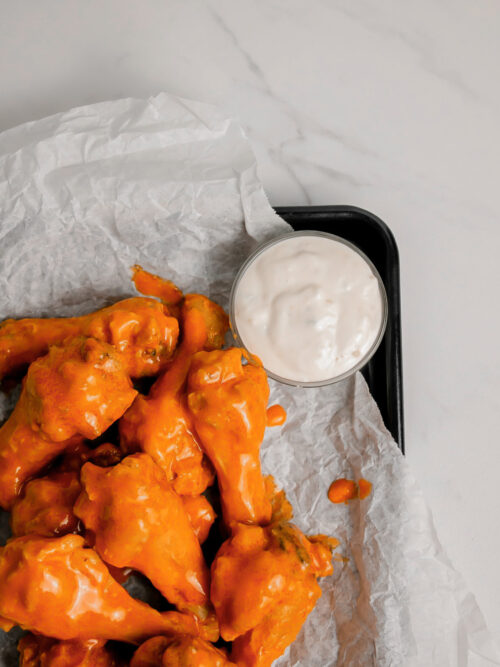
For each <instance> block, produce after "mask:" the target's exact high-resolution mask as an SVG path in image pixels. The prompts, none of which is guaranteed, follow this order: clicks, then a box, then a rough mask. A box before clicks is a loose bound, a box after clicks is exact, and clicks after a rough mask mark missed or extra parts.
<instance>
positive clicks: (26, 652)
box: [17, 634, 125, 667]
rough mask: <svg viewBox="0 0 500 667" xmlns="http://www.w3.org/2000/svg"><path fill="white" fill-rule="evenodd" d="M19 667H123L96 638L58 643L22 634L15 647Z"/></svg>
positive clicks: (107, 647)
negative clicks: (17, 652)
mask: <svg viewBox="0 0 500 667" xmlns="http://www.w3.org/2000/svg"><path fill="white" fill-rule="evenodd" d="M17 650H18V651H19V666H20V667H125V662H124V661H122V660H120V659H119V658H118V657H117V656H115V655H114V654H113V652H112V650H111V649H110V648H109V646H106V642H105V641H104V640H100V639H87V640H75V639H70V640H66V641H58V640H57V639H51V638H49V637H42V636H40V635H32V634H29V635H25V636H24V637H22V638H21V639H20V640H19V644H18V645H17Z"/></svg>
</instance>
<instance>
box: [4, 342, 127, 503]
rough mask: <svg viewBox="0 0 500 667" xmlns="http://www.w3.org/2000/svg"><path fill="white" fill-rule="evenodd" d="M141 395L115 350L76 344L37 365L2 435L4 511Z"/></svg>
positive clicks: (96, 344) (99, 344)
mask: <svg viewBox="0 0 500 667" xmlns="http://www.w3.org/2000/svg"><path fill="white" fill-rule="evenodd" d="M136 394H137V392H136V391H135V390H134V389H133V388H132V385H131V382H130V378H129V376H128V374H127V372H126V370H125V368H124V363H123V359H122V357H121V355H120V353H118V352H117V351H116V350H115V348H114V347H112V346H111V345H108V344H107V343H103V342H100V341H97V340H95V339H93V338H75V339H73V340H72V341H70V342H68V343H67V344H66V345H64V346H61V347H56V346H54V347H52V348H51V349H50V351H49V353H48V354H47V355H46V356H45V357H41V358H40V359H37V360H36V361H35V362H33V363H32V364H31V366H30V368H29V370H28V374H27V376H26V378H25V381H24V386H23V389H22V392H21V396H20V398H19V401H18V403H17V405H16V407H15V409H14V411H13V413H12V414H11V416H10V417H9V419H8V420H7V421H6V422H5V424H4V425H3V426H2V427H1V429H0V505H1V506H2V507H4V508H5V509H8V508H10V507H11V505H12V503H13V501H14V500H15V498H16V497H17V496H18V495H19V493H20V491H21V487H22V485H23V483H24V482H25V481H26V480H27V479H29V478H30V477H33V476H34V475H36V474H37V473H39V472H40V470H41V469H42V468H43V467H44V466H46V465H47V464H48V463H49V462H50V461H52V459H54V458H55V457H56V456H58V455H59V454H60V453H61V452H63V451H64V450H65V449H66V448H67V447H69V446H70V445H75V443H78V442H81V440H82V439H83V438H90V439H93V438H96V437H97V436H99V435H100V434H101V433H102V432H103V431H105V430H106V429H107V428H108V427H109V426H110V425H111V424H112V423H113V422H114V421H115V420H117V419H118V418H119V417H121V415H122V414H123V413H124V412H125V410H126V409H127V408H128V406H129V405H130V404H131V403H132V401H133V399H134V398H135V396H136Z"/></svg>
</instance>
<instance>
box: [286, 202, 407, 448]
mask: <svg viewBox="0 0 500 667" xmlns="http://www.w3.org/2000/svg"><path fill="white" fill-rule="evenodd" d="M273 208H274V210H275V211H276V213H277V214H278V215H279V216H281V217H283V218H284V219H285V220H286V221H287V222H288V218H289V217H293V215H294V214H297V216H298V217H300V218H303V219H304V218H307V217H308V216H312V218H314V216H317V215H318V214H325V216H326V215H328V214H330V215H331V214H333V215H335V214H339V213H348V214H349V213H350V214H355V215H357V216H359V217H361V218H365V219H366V220H367V221H369V223H370V224H371V225H372V226H374V227H375V228H376V229H377V231H378V233H379V234H380V235H381V236H382V238H383V241H384V243H385V245H386V247H387V250H388V253H389V257H390V258H391V275H390V280H389V282H390V289H387V288H388V285H386V291H387V292H388V299H389V301H390V305H391V310H392V317H391V321H392V329H393V330H392V334H393V345H392V348H393V355H392V357H393V358H391V363H392V365H393V367H394V375H395V378H396V382H395V387H394V388H393V391H392V394H393V396H394V401H395V408H396V410H395V412H396V424H395V430H396V432H397V437H395V435H394V433H393V434H392V435H393V437H394V438H395V441H396V444H397V445H398V447H399V449H400V450H401V453H402V454H404V453H405V435H404V400H403V398H404V391H403V357H402V330H401V281H400V261H399V249H398V245H397V243H396V239H395V237H394V234H393V232H392V230H391V229H390V227H389V226H388V225H387V223H385V222H384V221H383V220H382V219H381V218H379V217H378V216H377V215H376V214H374V213H372V212H371V211H368V210H366V209H364V208H361V207H359V206H353V205H349V204H345V205H344V204H331V205H318V206H314V205H311V206H275V207H273ZM310 222H311V223H313V222H314V220H313V219H311V220H310ZM311 229H312V227H311ZM335 233H338V232H335ZM339 236H342V234H339ZM351 242H352V243H354V245H357V244H356V242H353V241H351ZM372 261H373V260H372ZM377 268H378V269H379V267H377ZM379 270H380V269H379ZM386 427H387V428H389V426H388V425H386Z"/></svg>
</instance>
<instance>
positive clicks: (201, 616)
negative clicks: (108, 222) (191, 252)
mask: <svg viewBox="0 0 500 667" xmlns="http://www.w3.org/2000/svg"><path fill="white" fill-rule="evenodd" d="M134 282H135V285H136V287H137V289H138V291H139V292H140V293H141V294H146V295H148V296H137V297H134V298H129V299H125V300H122V301H119V302H118V303H115V304H114V305H112V306H110V307H107V308H104V309H102V310H99V311H97V312H94V313H91V314H89V315H85V316H82V317H74V318H51V319H50V318H49V319H24V320H6V321H5V322H3V323H2V324H0V378H6V377H12V376H15V375H16V374H17V375H18V376H20V375H23V379H22V391H21V394H20V398H19V400H18V403H17V405H16V407H15V409H14V411H13V412H12V414H11V415H10V417H9V418H8V419H7V421H6V422H5V423H4V424H3V426H2V427H1V429H0V506H1V507H3V508H4V509H5V510H8V511H10V513H11V514H10V517H11V529H12V537H11V539H9V541H8V542H7V544H6V545H5V546H4V547H1V548H0V627H1V628H3V629H4V630H6V631H8V630H10V629H11V628H12V627H14V626H21V627H22V628H23V629H25V630H29V634H26V635H25V636H24V637H23V638H22V639H21V640H20V642H19V647H18V648H19V654H20V664H21V665H23V666H24V667H64V666H66V667H67V666H71V667H77V666H87V667H89V666H95V667H110V666H124V665H130V666H131V667H146V666H154V665H163V666H164V667H167V666H178V667H180V666H181V665H182V666H184V667H222V666H224V665H239V666H241V667H266V666H268V665H271V663H272V662H273V661H274V660H275V659H277V658H278V657H279V656H280V655H281V654H282V653H283V652H284V650H285V649H286V647H287V646H288V645H289V644H290V643H291V642H292V641H293V640H294V639H295V637H296V636H297V634H298V632H299V630H300V628H301V626H302V624H303V623H304V621H305V619H306V617H307V615H308V614H309V613H310V611H311V610H312V609H313V607H314V605H315V603H316V600H317V599H318V597H319V596H320V594H321V590H320V587H319V585H318V583H317V578H318V577H322V576H326V575H329V574H331V572H332V565H331V559H332V555H331V552H332V549H333V548H334V547H335V546H336V544H337V542H336V540H334V539H333V538H328V537H325V536H323V535H317V536H313V537H305V536H304V535H303V534H302V533H301V531H300V530H298V528H297V527H295V526H294V525H293V524H292V523H290V520H291V517H292V509H291V506H290V505H289V503H288V501H287V500H286V498H285V496H284V493H283V492H282V491H278V490H277V489H276V487H275V485H274V482H273V480H272V478H270V477H264V476H263V474H262V472H261V466H260V458H259V449H260V445H261V443H262V440H263V438H264V432H265V429H266V426H270V425H279V424H281V423H283V421H284V419H285V416H286V413H285V412H284V410H283V409H282V408H280V406H272V407H270V408H268V407H267V404H268V399H269V386H268V382H267V377H266V373H265V371H264V370H263V368H262V366H261V365H260V363H259V360H258V359H256V358H254V357H252V356H250V355H248V354H247V353H246V352H245V351H244V350H242V349H239V348H236V347H230V348H226V349H223V346H224V338H225V334H226V332H227V330H228V318H227V316H226V314H225V313H224V311H223V310H222V308H220V306H218V305H217V304H215V303H214V302H213V301H211V300H210V299H208V298H207V297H205V296H203V295H200V294H186V295H183V294H182V292H181V291H180V290H179V289H178V288H177V287H176V286H175V285H174V284H173V283H171V282H170V281H168V280H164V279H161V278H159V277H157V276H154V275H152V274H150V273H148V272H146V271H144V270H143V269H141V268H140V267H134ZM145 378H150V380H149V382H148V381H147V380H145ZM146 385H149V386H148V390H147V393H141V392H140V391H139V390H138V389H137V387H139V388H141V389H142V391H144V387H145V386H146ZM214 485H216V486H214ZM217 486H218V495H216V494H214V492H213V490H212V492H211V494H212V495H211V496H210V489H209V487H214V488H217ZM207 489H209V494H208V495H209V496H210V497H212V498H213V497H219V498H220V507H221V510H218V511H219V512H220V513H221V517H220V518H219V519H218V520H217V521H216V522H215V524H214V521H215V520H216V513H215V511H214V509H213V507H212V504H211V503H210V502H209V500H208V499H207V493H206V492H207ZM209 533H210V534H211V539H212V541H213V539H215V540H216V541H217V540H218V544H219V545H220V546H219V548H218V551H217V553H216V555H215V558H214V559H213V562H211V563H207V561H206V558H205V556H204V553H203V550H202V547H201V545H202V544H203V543H204V542H205V540H206V539H207V537H208V535H209ZM131 571H136V572H140V573H141V574H142V575H144V576H145V577H146V578H147V579H148V580H149V581H150V582H151V583H152V584H153V586H154V587H155V588H156V589H157V590H158V591H159V592H160V593H161V595H162V596H163V598H164V599H165V600H166V601H168V603H170V609H169V610H168V611H162V612H160V611H157V610H156V609H155V608H153V607H152V606H149V605H148V604H146V603H144V602H141V601H139V600H138V599H135V598H133V597H132V596H131V595H130V594H129V593H128V592H127V590H126V588H125V587H124V586H123V585H122V584H123V582H124V581H125V580H126V579H127V576H128V575H129V573H130V572H131ZM229 642H231V644H230V643H229ZM215 643H216V645H215ZM125 645H128V649H127V648H126V646H125Z"/></svg>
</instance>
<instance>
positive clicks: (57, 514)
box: [10, 443, 208, 537]
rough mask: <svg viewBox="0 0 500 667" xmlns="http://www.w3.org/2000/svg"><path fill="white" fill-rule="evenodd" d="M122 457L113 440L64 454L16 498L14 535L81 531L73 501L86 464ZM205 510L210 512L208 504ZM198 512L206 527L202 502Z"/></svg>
mask: <svg viewBox="0 0 500 667" xmlns="http://www.w3.org/2000/svg"><path fill="white" fill-rule="evenodd" d="M120 460H121V452H120V450H119V449H118V448H117V447H115V446H114V445H112V444H110V443H103V444H102V445H99V447H96V449H90V448H89V447H87V446H86V445H83V444H81V445H79V446H78V447H75V448H73V449H72V451H71V452H68V453H67V454H65V455H64V457H63V460H62V461H61V463H60V464H59V465H58V466H57V468H56V469H55V470H53V471H52V472H50V473H49V474H48V475H46V476H45V477H40V478H38V479H32V480H30V481H29V482H27V483H26V484H25V486H24V489H23V494H22V495H21V496H20V497H19V498H18V499H16V501H15V503H14V505H13V507H12V512H11V515H10V526H11V529H12V534H13V536H14V537H20V536H21V535H30V534H33V535H43V536H45V537H56V536H58V535H66V534H68V533H77V532H81V531H80V527H81V523H80V521H79V519H78V517H76V516H75V514H74V512H73V505H74V504H75V501H76V499H77V498H78V496H79V495H80V492H81V490H82V486H81V484H80V469H81V467H82V465H83V464H84V463H85V462H86V461H91V462H92V463H95V464H96V465H99V466H103V467H105V466H109V465H114V464H116V463H118V462H119V461H120ZM205 510H206V512H208V509H207V508H205ZM198 515H199V516H198ZM198 515H196V516H195V517H194V518H193V521H195V522H196V525H200V527H201V528H203V527H204V526H205V524H204V520H205V521H208V518H206V517H205V515H204V514H203V512H202V505H201V503H200V507H199V511H198ZM201 528H200V529H201Z"/></svg>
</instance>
